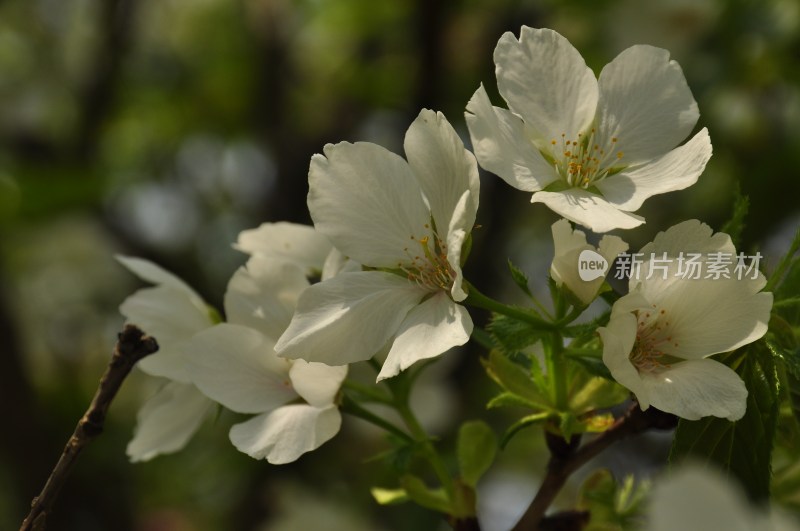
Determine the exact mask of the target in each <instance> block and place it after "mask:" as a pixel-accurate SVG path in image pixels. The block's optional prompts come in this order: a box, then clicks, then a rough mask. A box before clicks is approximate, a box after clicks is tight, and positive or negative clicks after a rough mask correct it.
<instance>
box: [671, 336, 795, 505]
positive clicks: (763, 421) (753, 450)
mask: <svg viewBox="0 0 800 531" xmlns="http://www.w3.org/2000/svg"><path fill="white" fill-rule="evenodd" d="M741 354H742V355H743V356H744V358H743V359H742V362H741V364H740V365H739V367H738V368H737V371H736V372H737V373H738V374H739V376H740V377H741V378H742V379H743V380H744V383H745V385H746V386H747V390H748V395H747V411H746V413H745V415H744V417H742V418H741V419H739V420H737V421H735V422H730V421H728V420H725V419H720V418H716V417H706V418H703V419H701V420H697V421H687V420H685V419H681V421H680V422H679V424H678V429H677V431H676V432H675V438H674V440H673V443H672V450H671V451H670V461H671V462H675V461H677V460H680V459H682V458H684V457H691V458H693V459H699V460H705V461H710V462H714V463H716V464H717V466H719V467H721V468H722V469H723V470H726V471H728V472H729V473H731V474H733V475H734V476H736V477H737V478H738V479H739V481H740V482H741V484H742V486H743V487H744V488H745V490H746V491H747V493H748V495H749V496H750V497H751V498H752V499H753V500H756V501H761V500H764V499H767V498H768V496H769V487H770V473H771V468H770V463H771V461H770V458H771V455H772V447H773V444H774V436H775V429H776V425H777V419H778V405H779V394H778V393H779V389H778V378H777V373H776V370H775V369H776V368H775V364H774V361H773V358H772V356H771V354H770V353H769V352H768V351H767V350H766V347H765V345H764V343H763V342H758V343H754V344H752V345H750V346H749V347H748V348H746V349H745V351H744V352H743V353H741Z"/></svg>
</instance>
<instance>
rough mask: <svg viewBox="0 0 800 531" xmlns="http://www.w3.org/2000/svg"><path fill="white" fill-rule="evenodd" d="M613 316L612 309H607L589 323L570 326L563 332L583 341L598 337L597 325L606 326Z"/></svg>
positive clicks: (565, 335)
mask: <svg viewBox="0 0 800 531" xmlns="http://www.w3.org/2000/svg"><path fill="white" fill-rule="evenodd" d="M610 318H611V310H607V311H605V312H603V313H602V314H600V315H598V316H597V317H595V318H594V319H592V320H591V321H589V322H588V323H581V324H576V325H572V326H568V327H566V328H565V329H564V331H563V332H562V333H563V335H564V337H574V338H575V339H579V340H581V341H586V340H587V339H592V338H595V337H597V327H599V326H606V325H607V324H608V320H609V319H610Z"/></svg>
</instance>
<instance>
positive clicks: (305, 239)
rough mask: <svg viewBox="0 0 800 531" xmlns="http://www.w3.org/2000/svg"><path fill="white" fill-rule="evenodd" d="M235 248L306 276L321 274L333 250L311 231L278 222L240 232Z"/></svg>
mask: <svg viewBox="0 0 800 531" xmlns="http://www.w3.org/2000/svg"><path fill="white" fill-rule="evenodd" d="M234 247H235V248H236V249H239V250H240V251H243V252H245V253H248V254H251V255H261V256H264V257H267V258H271V259H275V260H279V261H281V262H289V263H292V264H295V265H297V266H299V267H301V268H303V270H304V271H305V272H306V273H307V274H308V273H312V272H315V271H321V270H322V264H323V263H324V262H325V257H326V256H328V253H329V252H330V251H331V249H332V247H333V246H332V245H331V242H329V241H328V239H327V238H326V237H325V236H323V235H322V234H320V233H319V232H317V231H316V230H314V227H309V226H308V225H299V224H297V223H288V222H285V221H281V222H278V223H262V224H261V225H260V226H259V227H258V228H256V229H249V230H245V231H242V232H240V233H239V238H238V240H237V242H236V244H235V245H234Z"/></svg>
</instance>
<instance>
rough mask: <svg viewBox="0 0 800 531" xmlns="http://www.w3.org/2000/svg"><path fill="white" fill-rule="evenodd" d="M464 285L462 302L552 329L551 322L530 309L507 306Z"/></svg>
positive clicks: (538, 327) (471, 286)
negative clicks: (464, 296) (464, 293)
mask: <svg viewBox="0 0 800 531" xmlns="http://www.w3.org/2000/svg"><path fill="white" fill-rule="evenodd" d="M464 286H465V288H466V291H467V293H468V295H467V298H466V300H465V301H464V303H466V304H469V305H470V306H475V307H477V308H483V309H484V310H489V311H491V312H495V313H499V314H502V315H507V316H508V317H513V318H514V319H517V320H519V321H523V322H525V323H528V324H530V325H532V326H533V327H534V328H536V329H539V330H552V329H553V323H550V322H548V321H545V320H543V319H541V318H539V317H537V316H536V315H534V314H533V313H531V311H528V310H525V309H523V308H515V307H513V306H508V305H506V304H503V303H501V302H498V301H496V300H494V299H491V298H489V297H487V296H486V295H484V294H483V293H481V292H480V291H478V290H477V289H475V286H473V285H471V284H469V283H467V282H465V283H464Z"/></svg>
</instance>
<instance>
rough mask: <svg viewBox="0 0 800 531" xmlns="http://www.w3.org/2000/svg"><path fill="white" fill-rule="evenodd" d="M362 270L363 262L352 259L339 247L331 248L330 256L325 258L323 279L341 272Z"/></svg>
mask: <svg viewBox="0 0 800 531" xmlns="http://www.w3.org/2000/svg"><path fill="white" fill-rule="evenodd" d="M356 271H361V264H359V263H358V262H355V261H353V260H350V259H349V258H347V257H346V256H345V255H343V254H342V252H341V251H339V249H337V248H335V247H334V248H333V249H331V252H330V253H328V257H327V258H326V259H325V265H323V266H322V277H321V278H322V280H328V279H329V278H333V277H335V276H336V275H338V274H339V273H354V272H356Z"/></svg>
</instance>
